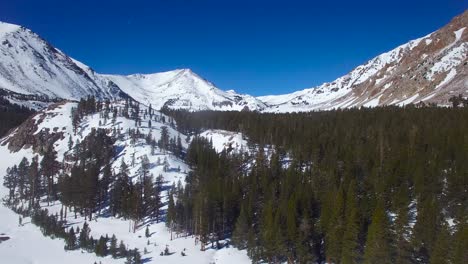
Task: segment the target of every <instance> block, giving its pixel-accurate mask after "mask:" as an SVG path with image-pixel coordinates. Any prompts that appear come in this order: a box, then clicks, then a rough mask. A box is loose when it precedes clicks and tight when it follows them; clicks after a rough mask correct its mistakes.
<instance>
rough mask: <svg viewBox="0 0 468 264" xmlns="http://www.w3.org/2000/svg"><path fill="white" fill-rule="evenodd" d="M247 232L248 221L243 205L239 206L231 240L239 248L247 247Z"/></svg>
mask: <svg viewBox="0 0 468 264" xmlns="http://www.w3.org/2000/svg"><path fill="white" fill-rule="evenodd" d="M248 232H249V222H248V217H247V213H246V210H245V208H244V206H241V210H240V213H239V217H237V221H236V225H235V228H234V232H233V233H232V242H233V244H234V245H235V246H236V247H238V248H239V249H245V248H246V247H247V239H248V237H247V234H248Z"/></svg>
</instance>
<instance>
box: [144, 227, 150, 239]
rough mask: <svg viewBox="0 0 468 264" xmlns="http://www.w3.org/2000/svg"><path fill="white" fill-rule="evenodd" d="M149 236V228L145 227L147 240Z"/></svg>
mask: <svg viewBox="0 0 468 264" xmlns="http://www.w3.org/2000/svg"><path fill="white" fill-rule="evenodd" d="M150 236H151V234H150V231H149V227H148V226H146V230H145V237H146V238H148V237H150Z"/></svg>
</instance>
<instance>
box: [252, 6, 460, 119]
mask: <svg viewBox="0 0 468 264" xmlns="http://www.w3.org/2000/svg"><path fill="white" fill-rule="evenodd" d="M466 27H468V11H465V12H464V13H463V14H462V15H460V16H458V17H456V18H454V19H453V20H452V21H451V22H450V23H449V24H448V25H446V26H444V27H443V28H441V29H440V30H438V31H436V32H433V33H431V34H429V35H427V36H425V37H422V38H419V39H416V40H412V41H410V42H408V43H406V44H403V45H401V46H399V47H397V48H395V49H393V50H391V51H389V52H386V53H383V54H381V55H379V56H377V57H375V58H373V59H371V60H370V61H368V62H367V63H365V64H363V65H360V66H358V67H356V68H355V69H354V70H352V71H351V72H350V73H348V74H347V75H345V76H343V77H340V78H338V79H336V80H335V81H333V82H330V83H324V84H322V85H320V86H318V87H314V88H310V89H305V90H302V91H297V92H294V93H290V94H285V95H274V96H262V97H258V99H260V100H262V101H263V102H265V103H266V104H267V105H268V106H269V107H268V108H267V109H266V110H265V111H267V112H296V111H297V112H300V111H311V110H329V109H334V108H349V107H360V106H366V107H374V106H379V105H400V106H401V105H406V104H410V103H418V102H421V101H423V102H434V103H437V104H448V99H449V97H451V96H452V95H458V94H462V95H464V96H467V95H468V70H467V67H466V62H467V54H468V33H467V32H466V30H465V29H466Z"/></svg>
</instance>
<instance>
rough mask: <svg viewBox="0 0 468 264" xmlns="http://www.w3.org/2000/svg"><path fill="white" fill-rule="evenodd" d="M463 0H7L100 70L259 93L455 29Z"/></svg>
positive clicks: (13, 12) (315, 79) (2, 10)
mask: <svg viewBox="0 0 468 264" xmlns="http://www.w3.org/2000/svg"><path fill="white" fill-rule="evenodd" d="M467 8H468V4H467V2H466V1H463V0H439V1H435V0H425V1H422V0H405V1H403V0H393V1H375V0H373V1H367V0H366V1H332V0H328V1H305V0H304V1H294V0H289V1H286V0H285V1H275V0H270V1H263V0H258V1H254V0H250V1H245V0H235V1H234V0H233V1H231V0H224V1H222V0H217V1H214V0H199V1H192V0H153V1H151V0H146V1H143V0H133V1H119V0H115V1H98V0H95V1H89V0H81V1H54V0H42V1H37V0H2V3H1V7H0V20H2V21H5V22H10V23H15V24H20V25H23V26H26V27H28V28H30V29H32V30H33V31H35V32H36V33H38V34H39V35H41V36H42V37H43V38H45V39H46V40H48V41H49V42H50V43H52V44H53V45H54V46H56V47H57V48H59V49H61V50H62V51H64V52H66V53H67V54H68V55H70V56H72V57H74V58H75V59H78V60H80V61H82V62H84V63H85V64H87V65H89V66H91V67H92V68H94V69H95V70H96V71H97V72H100V73H115V74H131V73H152V72H158V71H166V70H172V69H176V68H191V69H192V70H193V71H194V72H196V73H198V74H199V75H201V76H202V77H204V78H206V79H208V80H210V81H212V82H213V83H215V84H216V85H217V86H218V87H219V88H222V89H225V90H228V89H234V90H236V91H238V92H242V93H249V94H253V95H266V94H281V93H288V92H292V91H295V90H299V89H304V88H310V87H313V86H316V85H319V84H321V83H323V82H326V81H332V80H334V79H335V78H337V77H339V76H341V75H343V74H346V73H347V72H349V71H350V70H352V69H353V68H354V67H356V66H357V65H359V64H362V63H364V62H366V61H367V60H369V59H371V58H372V57H374V56H376V55H378V54H380V53H382V52H385V51H387V50H390V49H392V48H394V47H396V46H397V45H400V44H402V43H405V42H407V41H408V40H411V39H414V38H418V37H421V36H423V35H426V34H428V33H430V32H432V31H435V30H436V29H438V28H440V27H442V26H443V25H445V24H446V23H448V22H449V21H450V20H451V18H452V17H454V16H456V15H458V14H461V13H462V12H463V11H464V10H466V9H467Z"/></svg>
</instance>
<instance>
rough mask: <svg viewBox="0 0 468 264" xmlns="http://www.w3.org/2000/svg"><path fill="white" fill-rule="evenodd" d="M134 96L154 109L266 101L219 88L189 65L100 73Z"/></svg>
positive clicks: (253, 106) (256, 105) (255, 106)
mask: <svg viewBox="0 0 468 264" xmlns="http://www.w3.org/2000/svg"><path fill="white" fill-rule="evenodd" d="M103 76H104V77H105V78H108V79H109V80H112V81H113V82H114V83H116V84H117V85H118V86H119V87H120V88H121V89H122V90H123V91H124V92H125V93H127V94H128V95H130V96H131V97H132V98H133V99H135V100H137V101H139V102H141V103H143V104H146V105H149V104H151V105H152V106H153V107H154V108H155V109H161V108H162V107H168V108H171V109H186V110H191V111H197V110H221V111H226V110H227V111H229V110H232V111H241V110H244V109H248V110H251V111H259V110H262V109H264V108H265V105H264V104H263V103H262V102H261V101H260V100H258V99H256V98H255V97H252V96H250V95H241V94H237V93H236V92H234V91H232V90H231V91H222V90H220V89H218V88H217V87H216V86H214V85H213V84H212V83H210V82H208V81H207V80H205V79H203V78H201V77H200V76H198V75H197V74H195V73H194V72H192V71H191V70H189V69H181V70H174V71H168V72H161V73H154V74H133V75H128V76H120V75H103Z"/></svg>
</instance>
